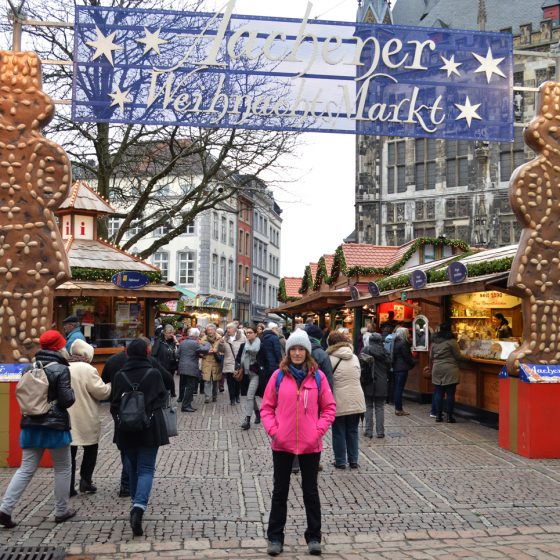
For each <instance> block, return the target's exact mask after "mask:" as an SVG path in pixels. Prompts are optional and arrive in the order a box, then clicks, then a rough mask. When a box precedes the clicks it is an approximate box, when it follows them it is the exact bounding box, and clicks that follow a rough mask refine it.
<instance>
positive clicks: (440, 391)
mask: <svg viewBox="0 0 560 560" xmlns="http://www.w3.org/2000/svg"><path fill="white" fill-rule="evenodd" d="M461 361H464V362H468V361H469V358H468V357H467V356H466V355H465V354H463V353H462V352H461V350H460V348H459V344H458V342H457V340H456V338H455V335H454V334H453V332H452V331H451V324H450V323H442V324H441V325H440V326H439V328H438V330H437V331H436V332H435V334H434V337H433V339H432V348H431V350H430V363H431V368H432V383H433V384H434V388H435V390H434V404H435V409H436V410H435V412H436V422H443V410H442V409H443V396H444V395H446V396H447V417H446V421H447V422H449V423H451V424H454V423H455V422H456V420H455V417H454V416H453V413H454V411H455V391H456V389H457V385H458V384H459V373H460V372H459V362H461Z"/></svg>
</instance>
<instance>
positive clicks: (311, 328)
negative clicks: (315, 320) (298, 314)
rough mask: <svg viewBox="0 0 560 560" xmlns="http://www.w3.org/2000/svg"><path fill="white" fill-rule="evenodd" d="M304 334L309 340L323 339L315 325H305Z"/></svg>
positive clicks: (320, 331)
mask: <svg viewBox="0 0 560 560" xmlns="http://www.w3.org/2000/svg"><path fill="white" fill-rule="evenodd" d="M305 332H306V333H307V335H308V336H309V337H310V338H315V339H317V340H321V339H322V338H323V331H322V330H321V328H320V327H318V326H317V325H305Z"/></svg>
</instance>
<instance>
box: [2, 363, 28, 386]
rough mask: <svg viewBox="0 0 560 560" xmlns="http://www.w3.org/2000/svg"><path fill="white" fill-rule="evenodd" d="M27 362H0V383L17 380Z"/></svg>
mask: <svg viewBox="0 0 560 560" xmlns="http://www.w3.org/2000/svg"><path fill="white" fill-rule="evenodd" d="M27 367H29V364H28V363H27V364H0V383H8V382H10V381H19V380H20V378H21V374H22V372H23V370H24V369H25V368H27Z"/></svg>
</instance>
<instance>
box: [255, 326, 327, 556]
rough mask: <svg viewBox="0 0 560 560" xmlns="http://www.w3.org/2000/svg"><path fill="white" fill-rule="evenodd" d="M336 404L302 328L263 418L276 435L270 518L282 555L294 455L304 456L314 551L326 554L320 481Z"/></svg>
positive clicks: (272, 385) (274, 544) (271, 537)
mask: <svg viewBox="0 0 560 560" xmlns="http://www.w3.org/2000/svg"><path fill="white" fill-rule="evenodd" d="M335 414H336V404H335V401H334V398H333V395H332V392H331V388H330V386H329V384H328V382H327V378H326V377H325V374H324V373H323V372H322V371H320V370H319V369H318V368H317V363H316V362H315V360H314V359H313V357H312V356H311V342H310V341H309V337H308V336H307V333H306V332H305V331H303V330H302V329H298V330H297V331H295V332H293V333H292V334H291V336H290V337H289V338H288V340H287V341H286V357H285V358H284V359H283V360H282V362H281V363H280V368H279V369H278V370H276V371H275V372H274V373H273V375H272V377H271V378H270V381H269V382H268V385H267V387H266V390H265V394H264V398H263V402H262V405H261V420H262V423H263V426H264V429H265V431H266V433H267V434H268V435H269V437H270V439H271V446H272V460H273V465H274V479H273V480H274V486H273V490H272V503H271V507H270V517H269V522H268V529H267V537H268V548H267V552H268V554H269V555H270V556H277V555H278V554H280V553H281V552H282V549H283V546H284V529H285V525H286V518H287V509H288V505H287V504H288V493H289V490H290V477H291V474H292V463H293V460H294V456H296V455H297V456H298V457H299V459H300V468H301V485H302V490H303V503H304V505H305V513H306V516H307V529H306V531H305V540H306V542H307V546H308V550H309V553H310V554H315V555H319V554H321V502H320V499H319V491H318V486H317V478H318V473H319V468H318V467H319V460H320V458H321V451H322V450H323V441H322V440H323V436H324V435H325V434H326V432H327V430H328V429H329V426H330V425H331V424H332V423H333V420H334V418H335Z"/></svg>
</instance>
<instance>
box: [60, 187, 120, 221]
mask: <svg viewBox="0 0 560 560" xmlns="http://www.w3.org/2000/svg"><path fill="white" fill-rule="evenodd" d="M63 210H83V211H85V212H91V213H95V214H98V215H101V214H114V213H115V210H114V209H113V207H112V206H111V205H110V204H109V202H107V201H106V200H105V199H104V198H102V197H101V196H100V195H99V194H98V193H97V191H96V190H95V189H93V188H92V187H91V186H90V185H89V184H88V183H87V182H86V181H75V182H74V184H73V185H72V187H71V188H70V190H69V191H68V196H67V197H66V199H65V200H64V202H63V203H62V204H61V205H60V206H59V208H58V212H60V211H63ZM64 213H66V212H64Z"/></svg>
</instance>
